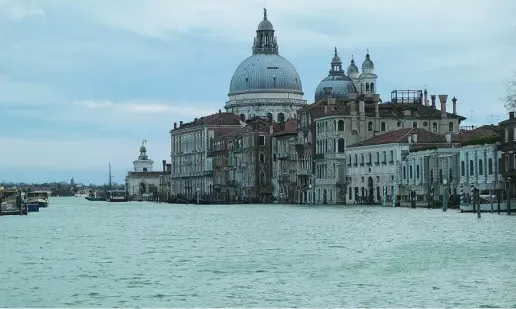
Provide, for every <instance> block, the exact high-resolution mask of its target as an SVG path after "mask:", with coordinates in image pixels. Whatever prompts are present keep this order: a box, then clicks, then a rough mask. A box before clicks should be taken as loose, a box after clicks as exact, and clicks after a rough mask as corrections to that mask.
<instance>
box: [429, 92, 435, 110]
mask: <svg viewBox="0 0 516 309" xmlns="http://www.w3.org/2000/svg"><path fill="white" fill-rule="evenodd" d="M435 98H436V95H435V94H432V95H431V96H430V99H432V107H433V108H435Z"/></svg>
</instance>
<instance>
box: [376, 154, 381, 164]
mask: <svg viewBox="0 0 516 309" xmlns="http://www.w3.org/2000/svg"><path fill="white" fill-rule="evenodd" d="M376 163H378V164H380V153H379V152H377V153H376Z"/></svg>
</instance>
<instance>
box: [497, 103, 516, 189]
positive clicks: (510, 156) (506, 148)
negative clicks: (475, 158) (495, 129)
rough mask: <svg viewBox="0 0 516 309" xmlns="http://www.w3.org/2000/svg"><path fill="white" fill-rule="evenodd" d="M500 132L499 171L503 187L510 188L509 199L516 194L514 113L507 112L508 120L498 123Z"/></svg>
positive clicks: (515, 119) (515, 125)
mask: <svg viewBox="0 0 516 309" xmlns="http://www.w3.org/2000/svg"><path fill="white" fill-rule="evenodd" d="M500 129H501V130H502V132H503V133H502V139H501V145H500V150H501V156H502V160H501V170H502V176H503V179H504V182H505V184H504V187H506V188H510V192H511V197H514V196H515V194H516V190H515V187H516V186H515V184H516V117H514V112H509V118H508V119H507V120H504V121H502V122H500Z"/></svg>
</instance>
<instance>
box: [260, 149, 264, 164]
mask: <svg viewBox="0 0 516 309" xmlns="http://www.w3.org/2000/svg"><path fill="white" fill-rule="evenodd" d="M260 163H265V155H264V154H263V152H261V153H260Z"/></svg>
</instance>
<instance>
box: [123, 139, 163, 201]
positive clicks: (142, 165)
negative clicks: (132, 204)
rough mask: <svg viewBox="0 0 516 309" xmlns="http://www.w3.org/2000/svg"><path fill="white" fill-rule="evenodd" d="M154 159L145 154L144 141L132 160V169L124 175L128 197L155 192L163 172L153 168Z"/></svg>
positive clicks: (136, 197) (140, 196)
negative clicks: (137, 154) (138, 153)
mask: <svg viewBox="0 0 516 309" xmlns="http://www.w3.org/2000/svg"><path fill="white" fill-rule="evenodd" d="M153 166H154V161H153V160H151V159H150V158H149V156H148V155H147V148H146V147H145V141H144V142H143V143H142V146H141V147H140V155H139V156H138V158H137V159H136V160H134V161H133V170H132V171H130V172H128V173H127V176H126V177H125V187H126V190H127V193H128V195H129V197H131V198H134V199H140V198H142V197H143V196H147V195H152V194H157V193H158V191H159V187H160V183H161V182H160V178H161V177H162V176H163V172H160V171H154V170H153Z"/></svg>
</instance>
